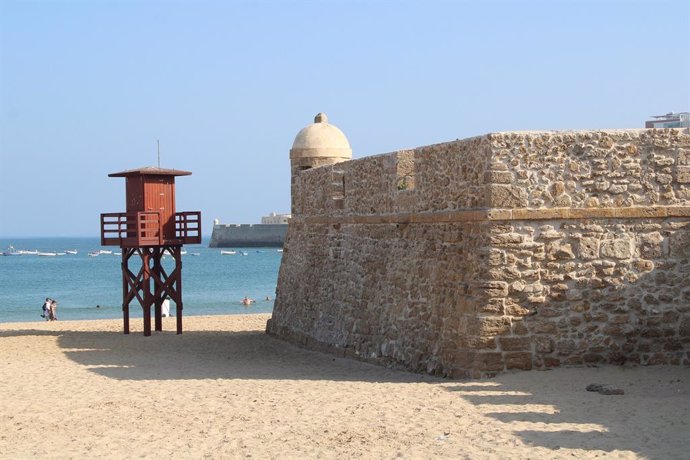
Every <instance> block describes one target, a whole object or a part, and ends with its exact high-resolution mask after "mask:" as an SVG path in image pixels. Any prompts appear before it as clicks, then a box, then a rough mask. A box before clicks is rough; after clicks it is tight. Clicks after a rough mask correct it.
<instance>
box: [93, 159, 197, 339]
mask: <svg viewBox="0 0 690 460" xmlns="http://www.w3.org/2000/svg"><path fill="white" fill-rule="evenodd" d="M191 174H192V173H191V172H189V171H180V170H176V169H162V168H154V167H146V168H140V169H131V170H128V171H122V172H117V173H112V174H108V177H124V178H125V180H126V196H127V211H126V212H120V213H105V214H101V245H103V246H119V247H120V248H122V312H123V319H124V332H125V334H129V304H130V302H131V301H132V300H134V299H135V298H136V299H137V300H138V301H139V303H140V304H141V306H142V308H143V313H144V335H151V307H152V306H153V307H154V312H155V329H156V330H157V331H160V330H162V323H163V322H162V314H161V305H162V303H163V301H164V300H165V298H166V297H170V298H171V299H172V300H173V301H174V302H175V305H176V312H175V315H176V318H177V333H178V334H181V333H182V305H183V304H182V254H181V251H182V246H183V245H184V244H199V243H201V212H199V211H186V212H176V210H175V177H176V176H189V175H191ZM165 254H169V255H170V256H172V258H173V260H174V263H175V266H174V268H173V269H172V271H171V272H170V273H167V272H166V270H165V268H164V266H163V264H162V263H161V259H162V258H163V256H164V255H165ZM135 255H138V256H139V259H140V261H141V265H140V266H138V268H135V269H134V271H133V270H132V269H130V262H133V259H134V260H136V257H133V256H135Z"/></svg>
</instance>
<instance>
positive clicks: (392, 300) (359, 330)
mask: <svg viewBox="0 0 690 460" xmlns="http://www.w3.org/2000/svg"><path fill="white" fill-rule="evenodd" d="M324 120H325V117H317V120H316V123H315V124H313V125H309V126H308V127H307V128H305V129H304V130H302V131H300V133H299V134H298V136H297V138H296V139H295V143H294V145H293V149H292V150H291V152H290V158H291V165H292V219H291V220H290V223H289V226H288V233H287V237H286V241H285V246H284V253H283V259H282V262H281V267H280V274H279V279H278V287H277V297H276V302H275V307H274V310H273V316H272V318H271V319H270V320H269V322H268V324H267V332H268V333H270V334H272V335H275V336H278V337H281V338H284V339H287V340H290V341H293V342H295V343H299V344H301V345H303V346H306V347H309V348H313V349H318V350H324V351H329V352H332V353H335V354H338V355H341V356H350V357H356V358H359V359H365V360H369V361H373V362H377V363H381V364H386V365H395V366H402V367H405V368H407V369H410V370H413V371H417V372H428V373H432V374H440V375H446V376H451V377H481V376H486V375H494V374H496V373H499V372H503V371H506V370H511V369H525V370H526V369H547V368H552V367H556V366H560V365H599V364H606V363H611V364H624V363H630V364H642V365H650V364H674V365H690V133H689V132H688V130H685V129H657V130H621V131H585V132H522V133H516V132H510V133H493V134H487V135H484V136H478V137H474V138H471V139H465V140H458V141H453V142H448V143H443V144H437V145H430V146H425V147H418V148H415V149H411V150H402V151H398V152H393V153H389V154H383V155H376V156H370V157H365V158H361V159H357V160H350V161H347V160H348V159H349V158H350V157H351V151H350V150H349V143H348V142H347V139H345V137H344V135H342V133H341V132H340V131H339V130H337V128H335V127H333V126H332V125H327V126H328V127H327V126H326V125H324V126H320V125H322V124H323V123H325V121H324ZM330 141H332V142H333V145H331V144H329V142H330Z"/></svg>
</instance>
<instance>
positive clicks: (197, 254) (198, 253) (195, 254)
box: [190, 252, 201, 256]
mask: <svg viewBox="0 0 690 460" xmlns="http://www.w3.org/2000/svg"><path fill="white" fill-rule="evenodd" d="M200 255H201V253H200V252H193V253H191V254H190V256H200Z"/></svg>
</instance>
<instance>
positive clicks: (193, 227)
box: [175, 211, 201, 244]
mask: <svg viewBox="0 0 690 460" xmlns="http://www.w3.org/2000/svg"><path fill="white" fill-rule="evenodd" d="M175 238H176V239H179V240H181V241H182V244H201V211H185V212H177V213H175Z"/></svg>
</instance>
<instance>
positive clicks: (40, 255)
mask: <svg viewBox="0 0 690 460" xmlns="http://www.w3.org/2000/svg"><path fill="white" fill-rule="evenodd" d="M63 254H64V253H63ZM57 255H58V253H57V252H39V253H38V256H39V257H55V256H57Z"/></svg>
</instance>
